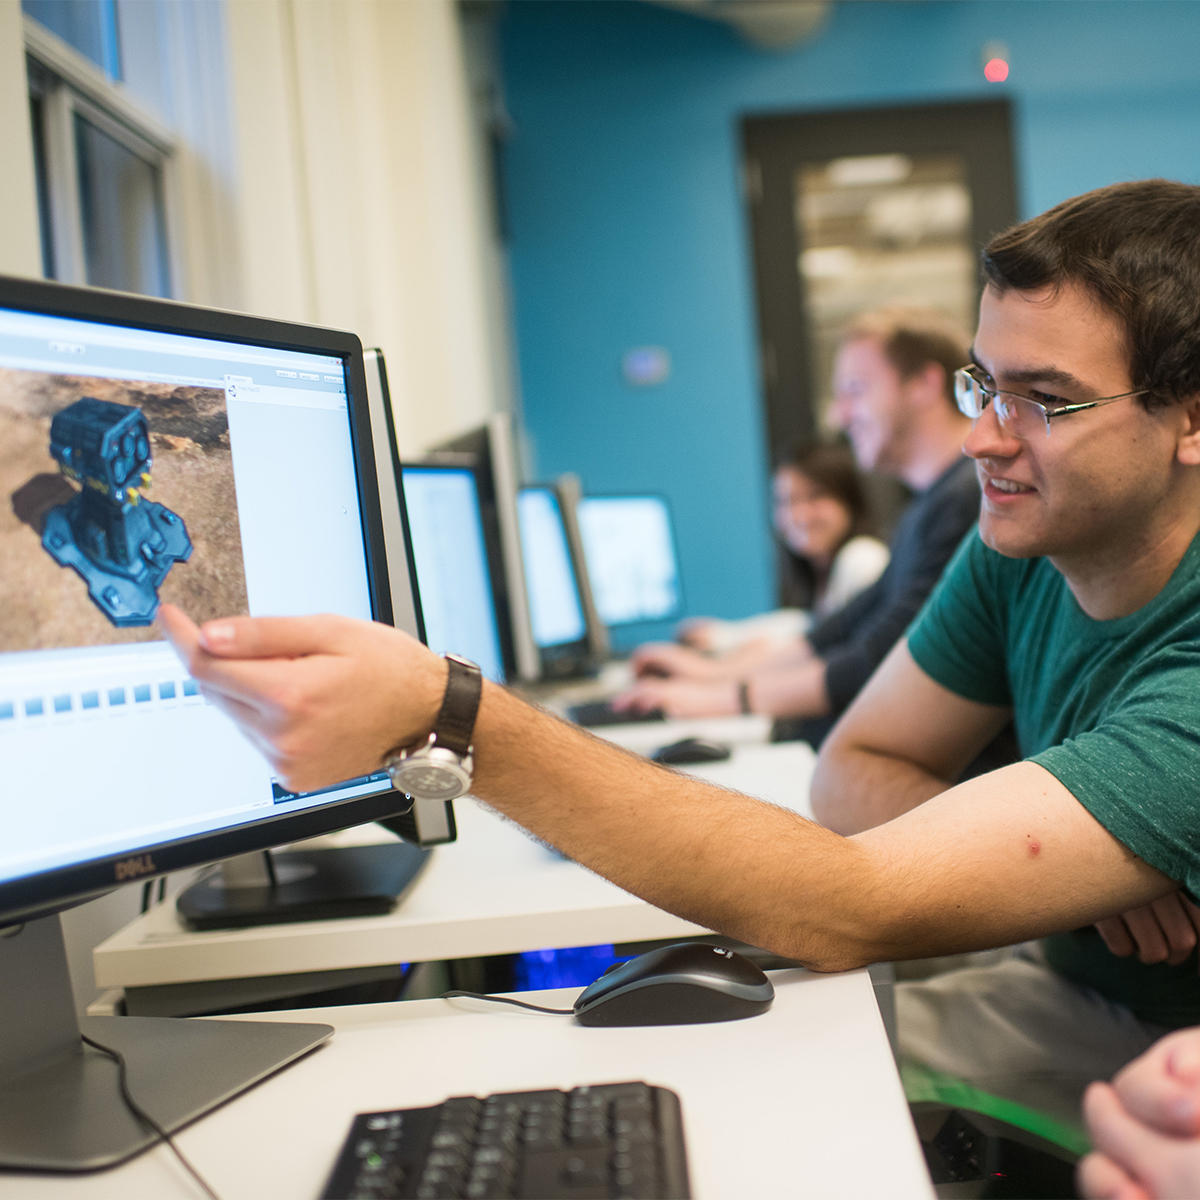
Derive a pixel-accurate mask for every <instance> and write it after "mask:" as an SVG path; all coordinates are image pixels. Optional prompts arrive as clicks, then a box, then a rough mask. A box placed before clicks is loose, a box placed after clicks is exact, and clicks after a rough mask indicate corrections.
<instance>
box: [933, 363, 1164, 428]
mask: <svg viewBox="0 0 1200 1200" xmlns="http://www.w3.org/2000/svg"><path fill="white" fill-rule="evenodd" d="M980 374H981V371H980V368H979V367H976V366H969V367H960V368H959V369H958V370H957V371H955V372H954V398H955V400H956V401H957V402H958V407H959V411H960V412H961V413H962V414H963V415H964V416H966V417H970V418H971V420H972V421H975V420H977V419H978V418H979V417H982V416H983V410H984V409H985V408H987V406H988V405H989V404H991V405H992V407H993V408H994V409H995V410H996V419H997V420H998V421H999V422H1000V428H1001V429H1003V430H1004V432H1005V433H1007V434H1010V435H1011V436H1012V437H1016V438H1022V439H1025V438H1029V437H1030V436H1031V435H1032V434H1033V433H1034V432H1036V430H1037V429H1038V428H1040V427H1041V426H1042V425H1045V427H1046V436H1047V437H1049V436H1050V418H1051V417H1062V416H1065V415H1066V414H1067V413H1077V412H1083V410H1084V409H1085V408H1099V407H1100V406H1101V405H1102V404H1112V403H1114V402H1115V401H1117V400H1127V399H1129V397H1130V396H1144V395H1145V394H1146V392H1147V391H1149V389H1148V388H1142V389H1141V390H1140V391H1136V392H1122V393H1121V394H1120V395H1119V396H1101V397H1100V398H1099V399H1098V400H1088V401H1086V402H1085V403H1083V404H1060V405H1058V406H1057V407H1053V408H1052V407H1051V406H1050V405H1049V404H1043V403H1042V401H1040V400H1035V399H1034V398H1033V397H1032V396H1022V395H1020V394H1019V393H1018V392H1003V391H1000V389H999V388H990V387H988V386H987V384H986V383H984V382H983V380H982V379H981V378H980Z"/></svg>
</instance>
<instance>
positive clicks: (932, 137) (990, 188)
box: [741, 98, 1017, 462]
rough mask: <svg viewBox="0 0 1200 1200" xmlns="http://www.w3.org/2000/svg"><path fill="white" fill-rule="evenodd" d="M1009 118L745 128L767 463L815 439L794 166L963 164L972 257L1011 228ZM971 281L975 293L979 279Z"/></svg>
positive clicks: (996, 114)
mask: <svg viewBox="0 0 1200 1200" xmlns="http://www.w3.org/2000/svg"><path fill="white" fill-rule="evenodd" d="M1012 119H1013V114H1012V105H1011V104H1010V102H1009V101H1008V100H1007V99H1006V98H1001V99H996V100H964V101H952V102H948V103H936V104H912V105H899V106H894V105H889V106H885V107H870V108H849V109H838V110H835V111H807V112H790V113H776V114H769V115H762V116H747V117H744V118H743V119H742V123H741V127H742V163H743V178H744V180H745V184H746V188H745V191H746V197H747V203H748V207H749V212H750V227H751V238H752V242H753V251H754V275H755V293H756V300H757V305H758V333H759V355H760V367H761V378H762V386H763V405H764V409H765V416H766V432H767V444H768V451H769V457H770V461H771V462H776V461H778V460H779V459H780V457H781V456H783V455H785V454H787V453H788V452H789V451H790V450H791V449H792V448H793V447H794V446H796V445H797V444H799V443H800V442H803V441H806V440H807V439H809V438H811V437H813V436H814V434H815V433H816V404H815V399H816V398H815V397H814V396H813V395H812V394H811V385H810V363H809V358H810V346H811V340H810V338H809V336H808V330H807V315H806V313H807V306H806V303H805V295H804V278H803V276H802V275H801V273H800V270H799V267H798V263H799V256H800V254H801V252H802V251H803V249H804V247H803V246H802V245H801V242H800V233H799V230H798V229H797V224H796V219H795V202H796V195H795V178H796V172H797V170H798V169H799V167H800V165H801V164H802V163H810V162H827V161H829V160H830V159H834V158H844V157H850V156H853V155H862V154H957V155H961V156H962V158H963V159H964V160H965V162H966V168H967V187H968V189H969V190H970V193H971V212H972V218H971V236H972V241H973V242H974V245H975V249H976V251H977V252H978V251H980V250H982V249H983V247H984V246H985V245H986V244H987V242H988V241H989V240H990V239H991V238H992V236H993V235H994V234H997V233H999V232H1000V231H1001V230H1004V229H1007V228H1008V227H1009V226H1010V225H1012V224H1014V223H1015V222H1016V220H1017V180H1016V166H1015V163H1014V157H1013V136H1012ZM977 270H979V267H978V266H977ZM978 278H979V283H980V286H982V274H981V273H980V274H979V276H978Z"/></svg>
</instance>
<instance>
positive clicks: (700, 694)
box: [612, 679, 741, 717]
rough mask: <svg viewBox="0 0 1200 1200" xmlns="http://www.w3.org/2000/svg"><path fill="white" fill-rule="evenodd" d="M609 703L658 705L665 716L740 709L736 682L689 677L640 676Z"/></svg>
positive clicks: (621, 708)
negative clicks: (658, 677)
mask: <svg viewBox="0 0 1200 1200" xmlns="http://www.w3.org/2000/svg"><path fill="white" fill-rule="evenodd" d="M612 706H613V708H614V709H616V710H617V711H618V712H636V713H643V712H652V711H654V710H655V709H662V711H663V713H664V714H665V715H666V716H668V717H725V716H735V715H736V714H737V713H738V712H740V711H741V709H740V707H739V704H738V685H737V684H736V683H733V682H729V681H717V682H706V681H702V680H701V681H697V680H691V679H641V680H639V681H638V682H637V683H635V684H634V685H633V687H631V688H630V689H629V690H628V691H627V692H622V693H621V695H619V696H617V697H616V698H615V699H614V700H613V702H612Z"/></svg>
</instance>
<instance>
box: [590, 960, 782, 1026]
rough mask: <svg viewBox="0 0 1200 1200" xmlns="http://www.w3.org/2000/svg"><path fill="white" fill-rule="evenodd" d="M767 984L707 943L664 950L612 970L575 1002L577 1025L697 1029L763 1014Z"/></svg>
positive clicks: (771, 994)
mask: <svg viewBox="0 0 1200 1200" xmlns="http://www.w3.org/2000/svg"><path fill="white" fill-rule="evenodd" d="M774 999H775V989H774V988H773V987H772V986H771V981H770V980H769V979H768V978H767V977H766V976H765V975H764V974H763V973H762V972H761V971H760V970H759V969H758V968H757V967H756V966H755V965H754V964H753V963H752V962H750V960H749V959H746V958H743V957H742V956H741V955H740V954H736V953H734V951H732V950H726V949H725V947H724V946H714V945H713V944H712V943H711V942H679V943H677V944H675V945H673V946H662V947H660V948H659V949H657V950H650V951H648V952H647V953H645V954H639V955H638V956H637V958H631V959H630V960H629V961H628V962H626V963H621V965H620V966H618V967H614V968H611V969H610V970H609V971H608V972H607V973H606V974H604V975H601V976H600V978H599V979H597V980H596V982H595V983H593V984H591V986H589V987H586V988H584V990H583V991H582V992H581V993H580V995H579V999H578V1000H576V1001H575V1020H576V1021H578V1022H579V1024H580V1025H698V1024H702V1023H704V1022H708V1021H740V1020H741V1019H742V1018H743V1017H756V1016H758V1014H759V1013H763V1012H766V1011H767V1009H768V1008H770V1007H771V1002H772V1001H773V1000H774Z"/></svg>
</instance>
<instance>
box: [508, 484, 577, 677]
mask: <svg viewBox="0 0 1200 1200" xmlns="http://www.w3.org/2000/svg"><path fill="white" fill-rule="evenodd" d="M517 514H518V518H519V520H520V525H521V551H522V555H523V559H524V566H525V592H526V595H527V596H528V597H529V616H530V624H531V626H532V629H533V640H534V644H535V645H536V646H537V648H538V653H539V655H540V657H541V673H542V675H543V676H544V677H550V678H562V677H564V676H568V675H578V674H580V673H582V672H584V671H586V670H587V669H589V668H590V667H592V666H594V665H595V664H594V663H593V661H592V655H591V645H590V643H589V641H588V630H587V620H586V617H585V610H584V602H583V590H582V587H581V582H580V577H579V574H580V564H579V563H578V562H577V561H576V558H575V556H574V555H573V554H572V553H571V546H570V541H569V539H568V536H567V528H566V523H565V521H564V519H563V504H562V499H561V497H560V495H559V492H558V490H557V488H555V487H552V486H550V485H546V484H542V485H537V486H532V487H523V488H521V490H520V491H519V492H518V494H517Z"/></svg>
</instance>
